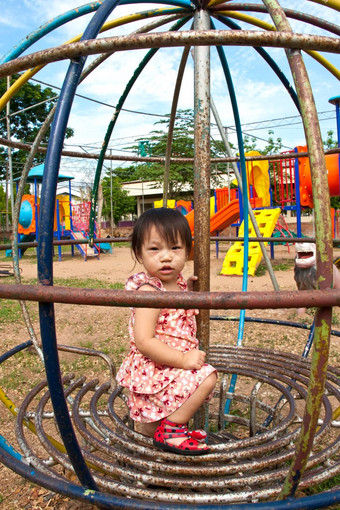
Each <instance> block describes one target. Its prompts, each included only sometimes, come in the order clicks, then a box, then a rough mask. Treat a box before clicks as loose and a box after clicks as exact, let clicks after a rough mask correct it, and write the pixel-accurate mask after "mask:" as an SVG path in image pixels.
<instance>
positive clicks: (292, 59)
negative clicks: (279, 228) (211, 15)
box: [263, 0, 333, 499]
mask: <svg viewBox="0 0 340 510" xmlns="http://www.w3.org/2000/svg"><path fill="white" fill-rule="evenodd" d="M263 3H264V5H265V6H266V7H267V9H268V12H269V13H270V15H271V17H272V20H273V22H274V24H275V26H276V28H277V30H278V31H285V33H287V32H289V33H291V34H292V29H291V27H290V25H289V22H288V21H287V18H286V16H285V14H284V12H283V10H282V8H281V6H280V4H279V3H278V1H277V0H263ZM281 33H282V32H281ZM286 54H287V58H288V62H289V65H290V68H291V71H292V74H293V78H294V82H295V87H296V91H297V95H298V99H299V103H300V107H301V114H302V120H303V125H304V130H305V135H306V141H307V147H308V152H309V161H310V167H311V175H312V188H313V200H314V211H315V222H316V273H317V277H316V279H317V288H320V289H322V290H323V289H326V288H329V287H331V286H332V282H333V268H332V242H331V238H332V236H331V217H330V206H329V203H330V199H329V191H328V181H327V168H326V162H325V157H324V154H323V145H322V137H321V131H320V127H319V122H318V116H317V111H316V106H315V102H314V97H313V93H312V88H311V85H310V81H309V77H308V74H307V71H306V68H305V65H304V62H303V59H302V56H301V50H300V49H289V50H288V49H286ZM331 321H332V308H331V307H329V308H326V307H325V308H323V309H321V308H320V309H318V310H317V312H316V316H315V338H314V349H313V355H312V369H311V375H310V382H309V387H308V396H307V400H306V406H305V412H304V417H303V423H302V426H301V433H300V436H299V438H298V440H297V442H296V453H295V456H294V459H293V461H292V464H291V467H290V470H289V474H288V476H287V478H286V480H285V483H284V486H283V489H282V492H281V495H280V499H285V498H287V497H289V496H294V494H295V492H296V490H297V487H298V485H299V482H300V480H301V477H302V475H303V473H304V470H305V469H306V465H307V461H308V457H309V455H310V452H311V449H312V446H313V440H314V436H315V433H316V429H317V423H318V417H319V414H320V409H321V399H322V395H323V392H324V387H325V380H326V371H327V364H328V355H329V340H330V329H331Z"/></svg>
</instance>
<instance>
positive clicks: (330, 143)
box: [322, 129, 338, 149]
mask: <svg viewBox="0 0 340 510" xmlns="http://www.w3.org/2000/svg"><path fill="white" fill-rule="evenodd" d="M333 135H334V131H333V130H332V129H330V130H329V131H327V138H326V140H323V142H322V143H323V146H324V148H325V149H333V148H334V147H337V146H338V142H337V140H334V138H333Z"/></svg>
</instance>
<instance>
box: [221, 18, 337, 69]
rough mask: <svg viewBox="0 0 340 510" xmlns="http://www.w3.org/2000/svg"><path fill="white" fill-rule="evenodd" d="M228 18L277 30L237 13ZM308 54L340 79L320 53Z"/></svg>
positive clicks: (309, 51)
mask: <svg viewBox="0 0 340 510" xmlns="http://www.w3.org/2000/svg"><path fill="white" fill-rule="evenodd" d="M220 14H225V13H224V12H223V11H222V12H220ZM228 16H229V17H230V18H233V17H234V18H236V19H238V20H240V21H244V22H246V23H250V24H252V25H254V26H257V27H259V28H264V29H265V30H275V27H274V26H273V25H271V24H270V23H267V22H265V21H262V20H259V19H257V18H254V17H253V16H248V15H246V14H243V15H242V14H239V15H237V14H236V13H232V12H230V13H229V12H228ZM306 53H307V54H308V55H309V56H310V57H312V58H314V59H315V60H316V61H317V62H319V64H321V65H322V66H324V67H325V68H326V69H327V70H328V71H329V72H330V73H332V74H333V75H334V76H335V77H336V78H338V79H340V71H339V70H338V69H337V68H336V67H335V66H333V64H331V63H330V62H329V61H328V60H326V59H325V58H324V57H323V56H322V55H321V54H320V53H318V52H316V51H311V50H306Z"/></svg>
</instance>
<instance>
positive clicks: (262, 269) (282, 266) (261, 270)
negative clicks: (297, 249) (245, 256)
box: [255, 260, 294, 276]
mask: <svg viewBox="0 0 340 510" xmlns="http://www.w3.org/2000/svg"><path fill="white" fill-rule="evenodd" d="M272 266H273V270H274V271H289V270H290V269H291V268H292V267H294V260H286V261H285V262H279V263H275V260H273V261H272ZM266 272H267V266H266V264H260V265H259V266H258V268H257V269H256V271H255V276H264V275H265V274H266Z"/></svg>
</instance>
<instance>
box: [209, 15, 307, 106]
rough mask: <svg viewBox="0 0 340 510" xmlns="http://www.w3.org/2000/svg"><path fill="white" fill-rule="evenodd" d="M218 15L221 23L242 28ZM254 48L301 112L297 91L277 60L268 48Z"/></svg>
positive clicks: (236, 28)
mask: <svg viewBox="0 0 340 510" xmlns="http://www.w3.org/2000/svg"><path fill="white" fill-rule="evenodd" d="M216 17H217V19H218V20H219V21H221V23H224V24H225V25H227V26H228V27H230V28H232V29H233V30H242V28H241V27H240V25H238V24H237V23H235V22H234V21H232V20H230V19H228V18H226V17H225V16H221V15H219V16H216ZM254 50H255V51H257V52H258V54H259V55H261V57H262V58H263V59H264V60H265V61H266V62H267V64H268V65H269V66H270V67H271V69H272V70H273V71H274V73H275V74H276V76H277V77H278V78H279V80H280V81H281V83H282V85H283V86H284V88H285V89H286V90H287V92H288V94H289V95H290V97H291V98H292V100H293V103H294V104H295V106H296V108H297V110H298V112H300V106H299V100H298V98H297V95H296V92H295V90H294V88H293V87H292V85H291V84H290V82H289V80H288V79H287V77H286V75H285V74H284V73H283V72H282V70H281V69H280V67H279V66H278V65H277V63H276V62H275V60H273V59H272V57H271V56H270V55H269V53H268V52H267V51H266V50H264V49H263V48H261V47H260V46H256V47H254Z"/></svg>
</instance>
